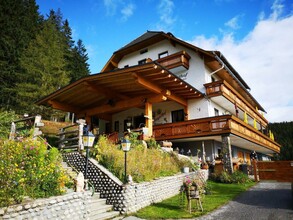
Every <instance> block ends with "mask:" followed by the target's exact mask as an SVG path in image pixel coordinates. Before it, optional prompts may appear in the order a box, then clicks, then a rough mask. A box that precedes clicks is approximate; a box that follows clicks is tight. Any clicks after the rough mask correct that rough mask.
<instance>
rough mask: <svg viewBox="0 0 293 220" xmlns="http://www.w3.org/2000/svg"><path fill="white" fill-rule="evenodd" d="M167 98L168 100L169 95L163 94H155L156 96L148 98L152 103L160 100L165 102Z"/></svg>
mask: <svg viewBox="0 0 293 220" xmlns="http://www.w3.org/2000/svg"><path fill="white" fill-rule="evenodd" d="M166 100H167V97H166V96H164V95H162V94H159V95H155V96H152V97H150V98H147V101H148V102H150V103H159V102H163V101H166Z"/></svg>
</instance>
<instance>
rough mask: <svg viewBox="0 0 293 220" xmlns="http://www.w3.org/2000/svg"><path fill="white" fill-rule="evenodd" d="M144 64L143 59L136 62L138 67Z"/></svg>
mask: <svg viewBox="0 0 293 220" xmlns="http://www.w3.org/2000/svg"><path fill="white" fill-rule="evenodd" d="M145 63H146V59H143V60H139V61H138V65H142V64H145Z"/></svg>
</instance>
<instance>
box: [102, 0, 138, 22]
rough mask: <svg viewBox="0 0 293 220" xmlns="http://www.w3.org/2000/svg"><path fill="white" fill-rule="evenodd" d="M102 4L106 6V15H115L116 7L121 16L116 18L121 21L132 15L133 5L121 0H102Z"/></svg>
mask: <svg viewBox="0 0 293 220" xmlns="http://www.w3.org/2000/svg"><path fill="white" fill-rule="evenodd" d="M104 6H105V8H106V14H107V15H108V16H115V15H117V9H118V8H119V9H120V13H121V18H120V19H118V20H120V21H122V22H125V21H127V19H128V18H129V17H130V16H132V15H133V12H134V9H135V5H134V4H132V3H128V4H127V1H123V0H104Z"/></svg>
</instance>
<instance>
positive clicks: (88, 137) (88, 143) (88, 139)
mask: <svg viewBox="0 0 293 220" xmlns="http://www.w3.org/2000/svg"><path fill="white" fill-rule="evenodd" d="M94 140H95V136H94V135H93V134H92V133H91V132H89V131H88V132H86V134H84V135H83V137H82V141H83V146H84V147H85V148H86V162H85V174H84V178H85V179H87V170H88V163H89V148H90V147H92V146H93V144H94Z"/></svg>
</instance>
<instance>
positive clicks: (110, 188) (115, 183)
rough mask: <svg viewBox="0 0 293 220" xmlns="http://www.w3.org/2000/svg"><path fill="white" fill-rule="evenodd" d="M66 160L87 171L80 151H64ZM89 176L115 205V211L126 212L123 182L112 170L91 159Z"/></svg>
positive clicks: (108, 200)
mask: <svg viewBox="0 0 293 220" xmlns="http://www.w3.org/2000/svg"><path fill="white" fill-rule="evenodd" d="M63 158H64V161H65V162H67V163H68V165H69V166H73V167H74V168H75V169H76V170H78V171H79V172H82V173H85V162H86V160H85V157H84V156H83V155H81V154H80V153H78V152H72V153H64V154H63ZM87 178H88V179H89V181H90V182H91V183H92V184H93V185H94V187H95V191H96V192H99V193H100V197H101V198H105V199H106V203H107V204H109V205H113V208H114V210H115V211H120V212H122V213H123V212H125V206H124V205H123V200H124V197H123V190H124V187H123V183H122V182H121V181H120V180H119V179H118V178H117V177H116V176H114V175H113V174H112V173H111V172H109V171H108V170H107V169H105V168H104V167H103V166H101V165H100V164H98V162H97V161H96V160H93V159H90V160H89V163H88V171H87Z"/></svg>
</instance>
